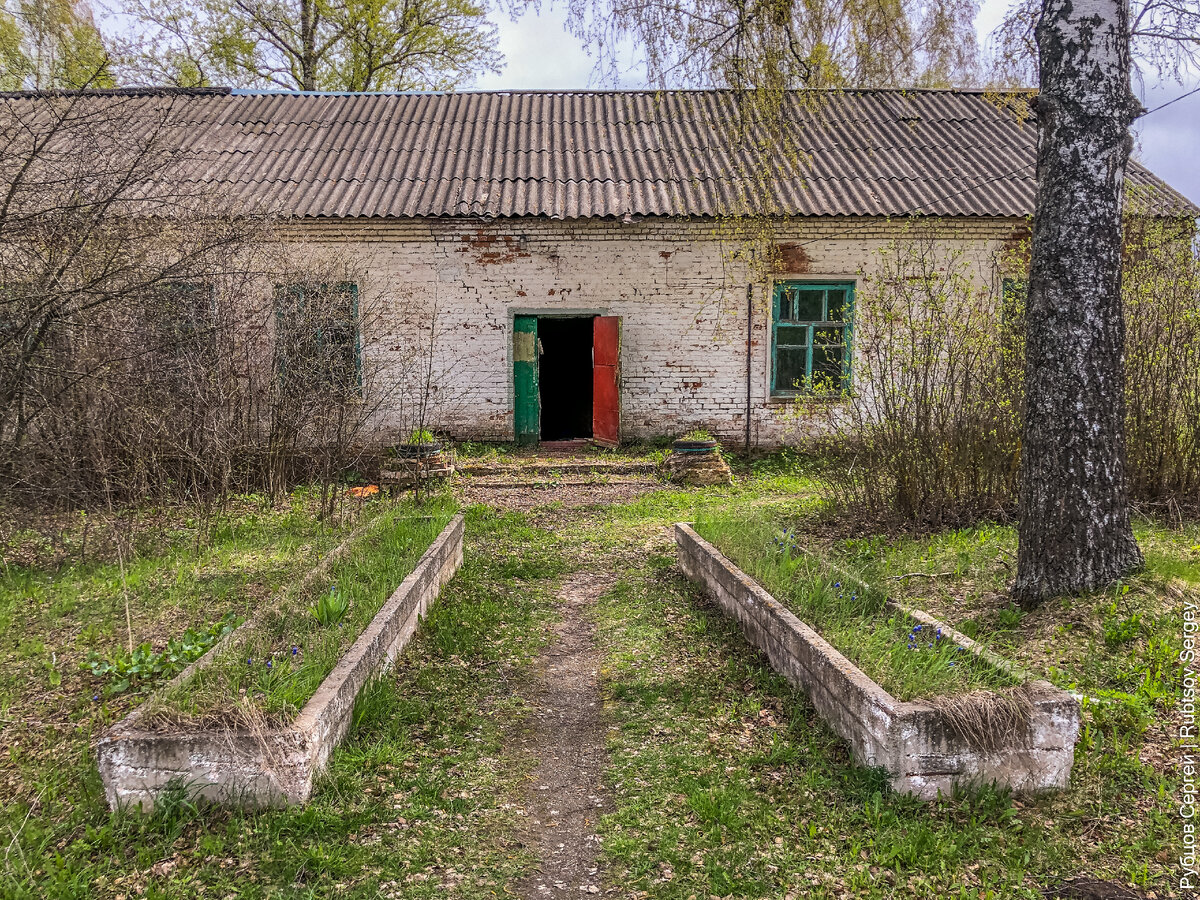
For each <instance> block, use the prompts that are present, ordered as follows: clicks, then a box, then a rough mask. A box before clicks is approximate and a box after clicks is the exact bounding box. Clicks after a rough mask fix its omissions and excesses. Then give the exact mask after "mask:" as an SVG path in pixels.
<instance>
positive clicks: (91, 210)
mask: <svg viewBox="0 0 1200 900" xmlns="http://www.w3.org/2000/svg"><path fill="white" fill-rule="evenodd" d="M177 100H178V98H176V97H173V96H172V95H170V94H167V95H154V96H152V97H149V98H148V97H144V96H139V95H120V94H118V95H107V96H102V97H97V96H94V95H81V94H63V95H54V96H50V97H44V98H39V102H37V103H29V102H28V101H27V99H24V100H23V99H21V98H17V99H16V100H10V101H8V102H6V101H4V100H0V186H3V190H4V191H5V194H4V196H3V197H0V479H3V482H4V484H5V487H6V488H7V489H8V491H9V493H10V494H11V495H13V496H16V497H18V498H20V497H25V498H26V499H33V498H36V499H38V500H40V501H43V502H45V501H51V502H61V503H70V504H82V503H88V504H95V503H97V502H99V503H102V504H106V505H109V506H112V505H114V504H123V503H127V502H133V501H137V500H139V499H142V498H145V497H178V496H189V497H193V498H197V499H208V500H211V499H214V498H220V497H222V496H225V495H226V494H227V493H228V492H229V491H230V490H245V489H259V488H265V489H267V490H269V491H271V492H272V493H278V492H279V491H281V490H283V489H284V488H286V487H287V486H289V485H290V484H292V483H294V482H295V481H296V480H298V479H316V480H318V481H319V482H320V484H321V485H322V488H323V492H322V499H323V508H324V509H326V510H327V511H331V510H332V504H333V501H334V499H335V498H336V497H337V496H340V492H339V491H335V490H334V489H333V488H334V485H335V484H336V482H337V481H338V478H339V477H340V475H341V473H342V471H343V470H344V469H346V468H347V467H352V466H354V465H356V464H357V462H358V461H359V460H360V459H361V456H362V453H363V452H364V448H366V447H367V446H369V445H370V444H371V443H372V441H373V437H372V429H373V428H374V427H375V423H376V421H377V415H376V414H377V412H378V410H379V409H380V407H381V406H382V405H383V404H384V403H385V401H387V400H388V398H389V394H390V390H391V389H390V385H391V384H392V382H391V381H389V380H388V379H386V378H384V377H382V375H381V373H378V372H377V371H375V370H374V369H373V368H372V366H371V360H370V359H369V358H367V357H365V356H364V354H363V352H362V350H363V348H362V343H361V335H362V334H363V333H364V332H365V331H369V330H370V327H371V322H372V321H373V320H374V319H375V318H376V317H378V315H379V314H380V311H381V310H382V309H383V307H384V306H385V304H384V302H383V301H384V295H383V293H382V292H380V291H376V290H373V289H372V287H371V285H370V284H369V279H367V278H366V276H365V275H364V267H363V266H361V264H360V263H359V262H358V261H357V260H355V259H353V258H351V257H347V256H346V255H344V254H339V255H336V256H335V255H333V254H324V255H322V254H320V253H315V252H313V251H312V250H311V249H305V248H301V247H299V246H297V245H295V244H294V243H292V242H290V241H289V240H288V239H287V238H286V237H285V236H284V234H283V232H282V231H281V228H280V226H281V224H283V223H281V221H280V220H279V219H278V217H276V216H272V215H270V214H269V211H247V210H245V209H233V208H229V207H227V206H223V205H222V204H220V203H218V202H216V201H215V200H214V198H212V197H209V196H207V195H205V193H204V192H203V191H201V190H200V189H199V188H198V187H197V186H196V185H195V184H190V183H189V182H188V181H187V179H186V178H184V177H181V173H182V172H185V171H186V167H184V166H183V165H182V162H183V161H184V160H186V157H187V155H188V153H187V151H184V150H181V147H183V146H186V142H185V141H183V140H182V139H181V133H180V129H184V128H186V116H185V115H184V112H185V109H184V108H183V107H182V106H181V105H178V104H177V103H176V101H177Z"/></svg>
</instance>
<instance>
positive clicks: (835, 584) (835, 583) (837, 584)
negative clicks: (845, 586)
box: [833, 581, 842, 588]
mask: <svg viewBox="0 0 1200 900" xmlns="http://www.w3.org/2000/svg"><path fill="white" fill-rule="evenodd" d="M833 586H834V587H835V588H840V587H841V586H842V583H841V582H840V581H835V582H834V583H833Z"/></svg>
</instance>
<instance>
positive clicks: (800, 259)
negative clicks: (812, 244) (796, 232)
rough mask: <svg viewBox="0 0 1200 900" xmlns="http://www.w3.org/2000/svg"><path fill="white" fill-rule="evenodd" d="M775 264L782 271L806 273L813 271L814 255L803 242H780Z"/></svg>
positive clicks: (797, 273)
mask: <svg viewBox="0 0 1200 900" xmlns="http://www.w3.org/2000/svg"><path fill="white" fill-rule="evenodd" d="M775 251H776V253H775V260H776V261H775V266H776V269H777V270H778V271H780V272H787V273H789V274H794V275H805V274H807V273H808V272H811V271H812V257H810V256H809V255H808V253H807V251H805V249H804V247H803V245H801V244H778V245H776V248H775Z"/></svg>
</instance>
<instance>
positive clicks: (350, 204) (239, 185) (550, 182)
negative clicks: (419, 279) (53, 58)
mask: <svg viewBox="0 0 1200 900" xmlns="http://www.w3.org/2000/svg"><path fill="white" fill-rule="evenodd" d="M92 96H95V97H97V98H103V97H111V96H112V92H98V91H97V92H92V93H91V94H90V95H89V96H88V97H86V98H84V102H90V101H91V97H92ZM120 96H122V97H124V98H126V101H127V102H125V104H124V105H125V108H126V109H127V110H128V111H129V114H130V115H135V116H136V115H138V114H139V112H138V111H139V110H142V111H145V112H146V113H147V119H148V121H153V120H154V119H155V115H151V114H150V113H151V112H152V111H153V110H159V111H161V108H162V105H163V104H170V105H171V119H172V123H173V124H172V127H173V128H176V129H177V133H178V135H179V138H178V142H179V146H180V147H181V148H183V149H182V151H181V153H180V158H181V160H183V161H181V163H180V174H179V177H180V178H181V179H183V180H184V181H187V182H191V183H199V184H203V185H208V186H211V187H213V188H215V189H217V190H218V191H220V193H221V194H222V195H224V196H227V197H228V198H229V199H230V200H233V201H234V202H235V203H239V204H242V203H244V204H246V205H248V206H266V207H268V208H270V209H272V210H275V211H279V212H283V213H287V214H292V215H296V216H336V217H357V216H370V217H405V218H412V217H429V216H469V217H480V216H482V217H503V216H547V217H550V218H556V219H575V218H589V217H615V218H627V217H630V216H715V215H721V214H728V213H730V212H735V211H739V210H741V209H742V208H743V204H744V201H745V199H746V198H747V197H751V198H757V197H760V196H762V194H761V193H760V192H759V189H757V188H754V187H749V188H748V187H747V186H746V183H745V182H744V180H743V176H744V173H746V172H761V171H763V170H768V171H769V170H772V169H773V170H774V171H775V172H776V175H775V177H774V178H772V179H770V180H769V181H768V182H767V187H766V192H767V195H768V196H769V197H770V201H769V204H767V205H768V206H769V207H770V209H771V211H773V212H778V213H781V214H789V215H802V216H831V215H860V216H882V215H904V214H908V213H916V212H921V213H925V214H928V215H939V216H1023V215H1027V214H1029V213H1031V212H1032V211H1033V205H1034V187H1035V183H1034V152H1035V139H1036V129H1035V127H1034V125H1033V124H1032V123H1031V122H1028V121H1026V122H1022V121H1020V120H1019V118H1018V117H1017V115H1015V114H1014V112H1013V109H1012V107H1011V105H1006V104H1005V103H1002V102H998V100H997V98H996V97H994V96H989V95H987V94H984V93H981V92H970V91H886V90H871V91H846V92H813V91H802V92H794V93H791V94H789V95H788V96H787V97H786V99H785V108H784V121H786V122H787V123H788V127H789V139H788V140H778V139H777V136H774V137H773V136H772V135H770V134H764V133H762V132H761V131H758V132H755V134H756V137H758V138H765V143H766V146H769V147H770V150H769V151H768V152H767V153H766V155H765V156H764V155H759V154H755V153H753V152H750V151H748V150H747V149H746V144H745V142H740V141H739V140H737V139H736V138H735V136H734V134H733V133H732V129H731V127H730V124H729V123H731V122H734V121H736V119H737V101H736V98H735V96H734V95H733V94H732V93H731V92H728V91H666V92H653V91H567V92H548V91H513V92H477V93H476V92H461V93H428V94H422V93H397V94H306V93H269V92H241V91H232V92H229V91H225V90H219V89H218V90H205V91H194V92H179V91H170V92H160V91H154V90H146V91H139V90H136V89H135V90H128V91H124V92H121V93H120ZM39 97H40V95H36V94H30V93H23V94H8V95H0V98H2V101H0V102H2V103H3V104H18V105H19V104H35V103H37V102H38V101H39ZM97 102H99V101H97ZM1130 180H1131V181H1132V182H1134V183H1136V184H1143V185H1153V186H1155V187H1157V188H1158V189H1159V201H1160V204H1165V205H1167V206H1169V207H1171V208H1177V209H1179V210H1181V211H1192V212H1194V211H1195V207H1193V206H1192V205H1191V204H1190V203H1189V202H1188V201H1187V200H1186V199H1185V198H1184V197H1183V196H1182V195H1180V194H1178V193H1177V192H1176V191H1174V190H1173V189H1171V188H1170V187H1168V186H1167V185H1165V184H1164V183H1163V182H1162V181H1160V180H1159V179H1158V178H1156V177H1155V176H1154V175H1152V174H1151V173H1150V172H1149V171H1147V170H1146V169H1145V168H1144V167H1142V166H1141V165H1139V164H1137V163H1134V164H1132V165H1131V167H1130ZM751 205H757V204H751ZM760 208H762V207H760Z"/></svg>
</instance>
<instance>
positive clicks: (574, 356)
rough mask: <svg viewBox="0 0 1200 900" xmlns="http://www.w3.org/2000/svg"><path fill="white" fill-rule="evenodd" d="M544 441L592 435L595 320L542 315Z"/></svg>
mask: <svg viewBox="0 0 1200 900" xmlns="http://www.w3.org/2000/svg"><path fill="white" fill-rule="evenodd" d="M537 335H538V344H539V345H540V346H539V348H538V349H539V351H540V353H541V356H540V358H539V360H538V385H539V390H540V392H541V401H542V440H543V441H571V440H577V439H579V438H590V437H591V436H592V319H591V317H590V316H589V317H586V318H584V317H580V318H567V317H557V316H555V317H547V318H544V319H543V318H539V319H538V323H537Z"/></svg>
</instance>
